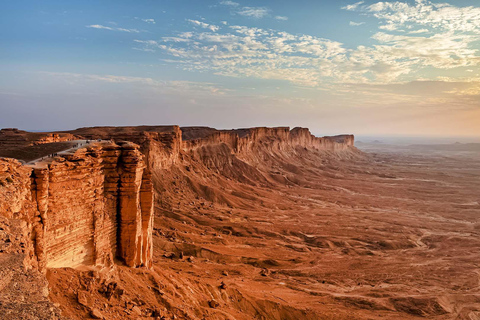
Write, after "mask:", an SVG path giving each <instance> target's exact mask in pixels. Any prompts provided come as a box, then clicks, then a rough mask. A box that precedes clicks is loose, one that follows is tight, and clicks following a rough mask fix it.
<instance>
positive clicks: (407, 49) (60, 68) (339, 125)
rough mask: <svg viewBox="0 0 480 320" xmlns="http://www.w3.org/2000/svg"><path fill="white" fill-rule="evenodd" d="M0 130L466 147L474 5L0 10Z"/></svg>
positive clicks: (150, 2) (472, 125)
mask: <svg viewBox="0 0 480 320" xmlns="http://www.w3.org/2000/svg"><path fill="white" fill-rule="evenodd" d="M0 27H1V30H2V32H1V33H0V41H1V46H0V72H1V76H0V112H1V114H2V117H0V127H20V128H24V129H33V130H43V129H68V128H75V127H80V126H91V125H138V124H180V125H208V126H214V127H218V128H230V127H247V126H263V125H267V126H275V125H288V126H307V127H310V128H311V129H312V130H313V131H314V132H315V133H318V134H337V133H356V134H376V135H437V136H439V135H451V136H462V135H463V136H479V137H480V67H479V66H480V4H479V3H478V1H476V0H456V1H452V0H451V1H450V3H448V2H445V1H430V0H416V1H401V0H399V1H384V2H379V1H360V2H356V1H345V0H338V1H312V0H310V1H307V0H298V1H258V0H257V1H198V0H197V1H193V0H190V1H188V0H146V1H143V0H139V1H125V0H123V1H118V0H117V1H92V0H87V1H22V0H17V1H3V3H2V10H1V12H0Z"/></svg>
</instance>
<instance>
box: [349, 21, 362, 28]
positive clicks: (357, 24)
mask: <svg viewBox="0 0 480 320" xmlns="http://www.w3.org/2000/svg"><path fill="white" fill-rule="evenodd" d="M362 24H365V22H355V21H350V25H351V26H352V27H356V26H361V25H362Z"/></svg>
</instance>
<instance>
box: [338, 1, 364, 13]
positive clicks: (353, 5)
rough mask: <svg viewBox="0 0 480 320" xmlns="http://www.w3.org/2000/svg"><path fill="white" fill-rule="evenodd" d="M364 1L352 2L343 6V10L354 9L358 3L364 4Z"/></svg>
mask: <svg viewBox="0 0 480 320" xmlns="http://www.w3.org/2000/svg"><path fill="white" fill-rule="evenodd" d="M364 3H365V1H360V2H357V3H354V4H349V5H347V6H345V7H342V9H343V10H349V11H354V10H356V9H357V8H358V7H359V6H360V5H362V4H364Z"/></svg>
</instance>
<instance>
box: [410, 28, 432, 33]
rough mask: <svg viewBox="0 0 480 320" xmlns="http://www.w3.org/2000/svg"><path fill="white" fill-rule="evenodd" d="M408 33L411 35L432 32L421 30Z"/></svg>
mask: <svg viewBox="0 0 480 320" xmlns="http://www.w3.org/2000/svg"><path fill="white" fill-rule="evenodd" d="M408 33H409V34H419V33H430V30H428V29H419V30H413V31H409V32H408Z"/></svg>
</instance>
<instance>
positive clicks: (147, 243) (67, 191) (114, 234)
mask: <svg viewBox="0 0 480 320" xmlns="http://www.w3.org/2000/svg"><path fill="white" fill-rule="evenodd" d="M143 159H144V156H143V155H142V154H141V153H140V151H139V150H138V146H137V145H135V144H133V143H130V142H123V143H118V144H114V143H96V144H93V145H92V146H89V147H88V148H81V149H77V150H75V151H73V152H70V153H65V154H62V155H61V156H57V157H55V158H49V160H48V161H44V162H38V163H35V164H34V165H31V166H21V164H20V163H19V162H17V161H15V160H9V159H0V183H1V184H2V186H1V187H0V212H1V213H2V215H3V216H5V217H6V218H9V219H18V220H22V221H24V222H25V223H26V228H27V230H28V233H29V234H30V242H28V243H27V244H26V249H27V256H28V257H29V258H30V260H31V261H30V262H29V265H31V266H34V267H35V266H37V265H38V267H39V269H41V270H44V269H45V267H46V268H58V267H79V266H82V265H104V266H108V265H111V264H113V260H114V258H115V257H117V258H119V259H121V260H123V261H124V262H125V263H126V264H127V265H128V266H132V267H135V266H142V265H144V266H147V267H148V266H151V256H152V241H151V233H152V222H153V191H152V183H151V180H150V174H149V172H148V170H147V168H146V165H145V162H144V160H143Z"/></svg>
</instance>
